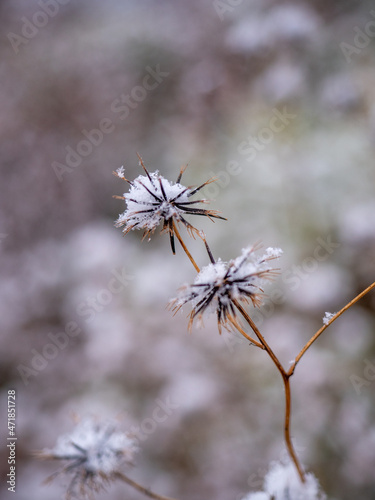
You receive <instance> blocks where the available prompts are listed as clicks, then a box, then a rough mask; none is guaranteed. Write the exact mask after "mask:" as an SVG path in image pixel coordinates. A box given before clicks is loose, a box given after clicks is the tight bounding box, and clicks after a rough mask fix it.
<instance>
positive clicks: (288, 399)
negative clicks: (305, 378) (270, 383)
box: [283, 374, 305, 483]
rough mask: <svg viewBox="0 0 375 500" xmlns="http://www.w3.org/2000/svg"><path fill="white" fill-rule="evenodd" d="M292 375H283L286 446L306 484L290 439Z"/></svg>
mask: <svg viewBox="0 0 375 500" xmlns="http://www.w3.org/2000/svg"><path fill="white" fill-rule="evenodd" d="M289 379H290V375H287V374H284V375H283V382H284V388H285V421H284V439H285V443H286V446H287V448H288V453H289V455H290V457H291V459H292V460H293V463H294V465H295V466H296V469H297V471H298V475H299V477H300V478H301V481H302V482H303V483H304V482H305V473H304V471H303V469H302V466H301V464H300V462H299V460H298V457H297V454H296V451H295V449H294V446H293V443H292V439H291V437H290V416H291V405H292V399H291V394H290V380H289Z"/></svg>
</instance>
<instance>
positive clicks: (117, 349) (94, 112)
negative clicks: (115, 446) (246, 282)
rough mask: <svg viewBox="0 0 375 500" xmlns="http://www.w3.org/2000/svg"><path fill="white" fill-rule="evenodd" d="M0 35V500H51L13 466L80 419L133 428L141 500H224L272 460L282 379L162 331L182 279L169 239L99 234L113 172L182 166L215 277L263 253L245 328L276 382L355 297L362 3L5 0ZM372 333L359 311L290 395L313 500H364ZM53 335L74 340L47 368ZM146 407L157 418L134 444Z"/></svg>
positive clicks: (367, 238)
mask: <svg viewBox="0 0 375 500" xmlns="http://www.w3.org/2000/svg"><path fill="white" fill-rule="evenodd" d="M47 4H48V5H49V7H48V6H46V5H47ZM53 5H54V6H55V7H53ZM42 6H44V10H43V8H42ZM48 9H49V10H48ZM40 12H44V13H45V14H44V15H43V14H40ZM0 25H1V31H2V36H1V39H0V52H1V56H0V75H1V76H0V78H1V86H0V104H1V124H0V127H1V138H2V140H1V150H0V157H1V162H0V168H1V198H0V233H1V240H0V252H1V261H0V266H1V276H2V277H1V297H0V323H1V340H0V342H1V348H0V357H1V394H0V401H1V405H2V409H3V410H4V411H3V410H2V412H1V415H2V417H1V418H2V423H1V432H2V450H3V451H2V454H1V471H2V474H6V473H7V472H8V465H7V462H6V460H7V452H6V450H5V446H3V445H4V443H5V442H6V441H5V437H6V428H5V410H6V394H7V390H8V389H16V391H17V436H18V441H17V492H16V495H14V494H12V493H9V492H7V490H6V486H4V483H3V485H2V495H4V496H3V498H8V497H9V498H17V499H18V500H24V499H25V500H26V499H27V500H32V499H34V498H35V499H38V500H43V499H46V500H47V499H51V498H54V499H56V498H62V497H63V494H64V484H66V480H64V479H63V478H62V479H61V480H56V481H55V482H53V483H52V484H51V485H49V486H43V485H42V481H43V480H44V478H45V477H46V476H47V475H48V474H51V473H52V472H53V471H54V470H56V468H57V466H58V464H57V463H44V462H37V461H35V460H34V459H33V458H31V452H32V451H33V450H36V449H42V448H45V447H47V448H50V447H52V446H53V445H54V443H55V441H56V439H57V437H58V436H59V435H60V434H62V433H64V432H67V431H69V430H70V429H71V428H72V426H73V425H74V423H73V417H72V416H73V415H79V416H81V417H85V416H87V415H96V416H97V417H98V418H118V419H119V421H120V422H121V424H120V425H121V426H122V428H123V429H125V430H129V429H132V428H133V431H134V426H140V428H141V429H142V428H143V429H144V430H145V432H143V438H142V439H139V440H140V447H141V451H140V453H139V455H138V457H137V460H136V467H135V468H134V469H133V470H132V471H131V472H129V475H131V477H133V478H134V479H136V480H138V481H139V482H141V483H142V484H144V485H146V486H150V487H151V488H152V489H153V490H155V491H157V492H159V493H162V494H165V495H169V496H173V497H176V498H179V499H181V500H184V499H186V500H187V499H189V500H202V499H215V500H232V499H235V500H240V499H241V498H242V497H243V496H244V495H245V494H246V493H247V492H249V491H253V490H257V489H259V488H260V487H261V484H262V478H263V476H264V474H265V472H266V471H267V468H268V464H269V463H270V461H272V460H276V459H280V458H283V457H285V450H284V445H283V439H282V424H283V422H282V420H283V395H282V384H281V380H280V379H279V376H278V373H277V372H276V370H275V368H274V367H273V365H272V364H271V362H270V361H269V359H268V358H267V357H266V356H265V355H264V353H263V352H260V351H258V350H256V349H255V348H251V347H249V346H248V345H247V344H246V342H242V341H241V340H240V339H238V337H236V336H235V335H234V334H233V333H228V332H224V333H223V334H222V335H221V336H219V335H218V333H217V328H216V325H215V321H214V320H211V319H209V318H208V319H207V321H206V322H205V328H204V329H198V328H194V329H193V331H192V333H191V334H189V333H188V332H187V319H186V316H187V314H188V312H189V311H188V308H186V309H185V310H184V312H183V313H182V314H177V315H176V316H173V315H172V314H171V312H170V311H168V310H167V309H166V307H165V306H166V304H167V302H168V300H169V299H170V298H171V297H173V296H175V293H176V290H177V289H178V287H179V286H180V285H181V284H182V283H184V282H191V281H192V280H193V279H194V269H193V268H192V266H191V264H190V263H189V262H188V260H187V259H186V256H185V255H184V254H183V253H182V251H181V249H180V248H178V251H177V255H176V256H173V255H172V254H171V251H170V247H169V241H168V238H167V236H165V235H162V236H159V235H158V234H155V236H154V237H153V239H152V240H151V241H150V242H147V241H143V243H141V236H142V235H141V234H140V233H139V232H137V231H133V232H132V233H131V234H128V235H127V236H126V237H125V238H123V237H122V234H121V231H120V230H119V229H115V228H114V220H115V219H116V218H117V217H118V214H119V213H120V212H122V211H123V210H124V204H123V202H122V201H121V200H116V199H113V198H112V195H113V194H117V195H121V194H122V193H123V192H124V191H125V190H126V189H127V187H126V183H124V182H122V181H121V180H119V179H117V178H116V177H114V176H113V175H112V171H113V170H114V169H116V168H118V167H120V166H121V165H124V166H125V172H126V175H127V177H128V178H130V179H132V178H134V177H135V176H137V175H138V174H139V173H140V167H139V165H138V160H137V157H136V153H137V152H140V153H141V154H142V156H143V159H144V161H145V163H146V165H147V166H148V167H149V168H150V170H155V169H158V170H159V171H160V172H161V173H162V175H164V176H166V177H168V178H171V179H174V178H176V176H177V173H178V171H179V168H180V166H181V165H183V164H186V163H188V164H189V167H188V169H187V170H186V172H185V174H184V179H183V181H184V182H185V183H186V184H188V185H197V184H199V183H201V182H204V181H205V180H207V179H208V178H209V177H211V176H213V175H215V176H217V178H218V181H217V183H216V184H215V185H213V184H212V185H210V186H209V187H207V188H206V190H205V192H204V195H205V196H206V197H207V198H210V199H211V200H212V202H211V208H213V209H217V210H220V211H221V212H222V213H223V215H225V216H226V217H227V218H228V221H227V222H222V221H216V222H215V224H212V223H211V222H210V221H205V220H198V221H192V222H195V224H196V225H197V226H198V227H200V228H202V229H203V230H204V231H205V232H206V234H207V238H208V241H209V243H210V246H211V248H212V250H213V253H214V255H215V256H216V257H221V258H223V259H226V260H227V259H230V258H232V257H236V256H237V255H239V253H240V251H241V248H243V247H245V246H247V245H249V244H251V243H254V242H256V241H262V242H263V244H264V246H265V247H267V246H274V247H281V248H283V249H284V252H285V253H284V256H283V258H282V259H281V263H280V266H281V268H282V274H281V276H280V278H279V279H277V280H276V281H275V282H274V283H272V284H270V286H269V287H268V290H267V291H268V293H269V295H270V298H269V299H268V301H267V304H266V305H265V307H264V308H263V309H261V310H260V311H254V319H255V320H256V322H257V324H258V325H259V328H260V329H261V330H262V332H263V333H264V335H265V336H266V338H267V339H268V341H269V343H270V344H271V345H272V346H273V347H274V349H275V351H276V352H277V354H278V355H279V356H280V358H281V359H282V360H283V362H284V363H285V364H286V365H287V364H288V362H289V361H290V360H291V359H293V357H294V356H295V355H296V353H297V352H298V351H299V349H300V348H301V347H302V346H303V345H304V343H305V342H306V341H307V339H308V338H309V337H310V336H311V335H312V334H313V333H314V332H315V331H316V330H317V329H318V328H319V327H320V326H321V324H322V317H323V315H324V313H325V311H332V312H333V311H336V310H338V309H340V308H341V307H342V306H343V305H344V304H345V303H346V302H347V301H349V300H350V299H351V298H352V297H354V296H355V295H356V294H357V293H359V292H360V291H361V290H363V289H364V288H365V287H366V286H367V285H369V284H370V283H371V282H372V281H374V279H375V257H374V245H375V231H374V227H375V198H374V196H375V169H374V161H373V157H374V138H375V107H374V102H375V85H374V78H375V66H374V63H375V40H374V38H375V11H374V4H373V2H372V1H370V0H369V1H362V2H357V1H354V0H348V1H344V0H340V1H339V0H332V1H330V2H323V1H320V0H310V1H308V0H305V1H301V0H299V1H276V0H251V1H243V2H241V1H233V0H232V1H230V0H223V2H214V1H212V0H207V1H203V0H189V1H183V0H174V1H172V0H158V1H156V0H136V1H135V0H134V1H130V0H128V1H119V0H117V1H116V0H107V1H106V2H103V1H99V0H79V1H78V0H77V1H75V0H71V1H67V0H65V1H64V2H58V1H57V3H56V2H51V3H48V2H47V1H44V0H40V1H39V2H36V1H34V0H3V1H1V3H0ZM38 25H39V27H38ZM366 33H367V34H366ZM150 68H151V73H152V71H154V72H157V73H158V75H159V76H158V77H157V79H156V80H152V79H151V80H146V82H147V83H149V84H150V82H151V83H154V84H155V83H157V85H153V87H155V88H152V89H146V90H145V88H144V82H145V80H144V79H145V76H146V75H147V74H150ZM149 86H150V85H149ZM129 96H130V97H129ZM280 114H281V116H283V117H284V118H283V120H284V121H282V120H281V119H280V118H279V119H278V120H276V118H274V117H275V116H277V115H279V116H280ZM103 120H104V122H103ZM100 126H102V127H104V128H105V130H106V132H105V133H102V138H100V134H99V135H98V134H97V135H95V132H94V133H92V134H91V139H92V141H93V142H96V144H95V145H91V146H90V144H89V145H87V144H88V143H87V142H86V145H85V144H83V143H82V142H81V141H83V140H86V141H87V137H85V132H84V131H86V132H87V133H88V134H89V133H90V132H92V130H94V129H98V128H99V127H100ZM276 129H277V130H276ZM89 135H90V134H89ZM82 144H83V145H82ZM77 148H78V151H80V152H81V153H82V154H79V155H78V156H77V153H75V154H74V153H72V151H75V152H77ZM85 148H86V149H85ZM68 152H70V157H68V158H66V157H67V154H68ZM69 162H70V163H69ZM72 165H73V166H72ZM157 233H158V232H157ZM188 245H189V248H190V250H191V252H192V253H194V255H195V257H196V260H197V261H198V263H199V265H201V266H202V265H205V264H206V263H207V260H208V259H207V256H206V255H205V252H204V248H203V247H202V244H201V242H199V241H190V240H189V242H188ZM116 273H117V276H119V275H120V276H122V280H123V281H121V280H119V279H116V278H115V276H116ZM114 279H115V281H113V280H114ZM113 283H115V285H114V286H115V287H116V289H117V292H116V293H112V292H110V290H111V287H112V285H113ZM93 301H94V302H93ZM93 304H95V305H93ZM374 311H375V295H374V293H372V294H370V295H368V296H366V297H365V298H364V299H363V300H362V301H361V302H360V303H359V304H358V305H356V306H355V307H353V308H352V309H351V310H349V311H348V312H347V313H346V314H345V316H342V317H341V318H340V319H339V320H338V321H337V322H336V323H335V324H334V325H332V326H331V327H330V328H329V330H327V331H326V332H325V334H324V336H323V337H322V338H320V339H319V341H318V342H317V343H316V344H315V345H314V346H313V348H312V349H311V351H309V352H308V353H307V354H306V356H305V358H304V359H303V360H302V362H301V364H300V365H299V367H298V369H297V371H296V373H295V376H294V378H293V380H292V382H293V385H292V389H293V404H294V411H293V422H292V424H293V426H292V433H293V436H294V439H295V444H296V447H297V450H298V452H299V455H300V457H301V459H302V461H303V463H304V464H305V466H306V467H307V469H308V470H311V471H313V472H314V473H315V474H316V476H317V477H318V478H319V480H320V482H321V484H322V487H323V489H324V490H325V492H326V493H327V494H328V495H329V498H331V499H341V500H352V499H353V498H361V499H362V500H370V499H373V498H374V495H375V479H374V470H375V368H374V367H375V328H374V325H375V316H374ZM72 321H74V322H75V323H76V324H77V325H78V328H79V332H78V334H77V335H75V336H74V337H70V338H69V341H68V343H67V345H66V346H65V347H64V348H61V349H58V352H57V354H56V350H57V348H56V349H55V350H53V348H52V350H51V348H48V347H47V348H46V345H48V344H51V336H55V338H56V335H58V334H61V332H63V331H65V329H66V328H67V325H69V323H70V322H72ZM58 338H60V339H61V338H62V336H61V335H60V337H58ZM61 342H62V341H61ZM43 349H44V350H45V351H43ZM48 349H50V350H48ZM43 352H45V353H47V356H48V353H49V355H50V359H49V360H46V359H45V358H44V359H45V362H44V363H43V361H40V360H39V363H41V364H39V365H38V369H37V370H35V366H36V365H35V366H34V368H33V367H32V363H33V359H34V357H35V356H36V353H39V354H41V353H43ZM366 360H367V361H366ZM35 363H37V361H36V360H35V359H34V364H35ZM371 366H372V368H371ZM25 367H26V372H25ZM27 369H28V370H31V369H33V370H34V371H32V372H31V371H27ZM25 373H26V375H25ZM160 401H162V402H164V403H165V402H166V401H170V402H172V403H173V405H174V409H173V410H170V412H169V413H170V414H169V415H166V416H167V418H165V420H164V421H163V422H159V423H157V424H155V422H154V423H153V422H152V418H153V417H152V415H153V412H154V410H155V408H156V407H157V406H158V405H159V406H160ZM142 426H143V427H142ZM138 437H140V435H139V434H138ZM125 497H126V498H127V499H128V500H137V499H139V498H142V496H141V495H140V494H139V493H137V492H135V491H133V490H131V489H130V488H129V487H128V486H126V485H121V484H115V485H113V486H111V487H110V488H109V490H108V491H107V492H106V493H103V494H99V495H98V498H99V499H101V498H103V499H104V498H106V499H111V500H112V499H113V500H116V499H120V498H121V499H122V498H125Z"/></svg>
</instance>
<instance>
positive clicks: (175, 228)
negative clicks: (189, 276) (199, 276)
mask: <svg viewBox="0 0 375 500" xmlns="http://www.w3.org/2000/svg"><path fill="white" fill-rule="evenodd" d="M172 224H173V231H174V234H175V235H176V237H177V239H178V241H179V242H180V245H181V246H182V248H183V249H184V252H185V253H186V255H187V256H188V257H189V259H190V262H191V263H192V264H193V266H194V267H195V270H196V271H197V273H199V271H200V269H199V267H198V265H197V263H196V262H195V260H194V259H193V257H192V255H191V253H190V252H189V250H188V249H187V248H186V245H185V243H184V240H183V239H182V238H181V235H180V233H179V231H178V229H177V225H176V223H175V221H173V222H172Z"/></svg>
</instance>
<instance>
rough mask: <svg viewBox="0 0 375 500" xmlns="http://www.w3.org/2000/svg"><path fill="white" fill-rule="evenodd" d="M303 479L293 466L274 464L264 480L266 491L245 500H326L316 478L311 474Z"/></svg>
mask: <svg viewBox="0 0 375 500" xmlns="http://www.w3.org/2000/svg"><path fill="white" fill-rule="evenodd" d="M305 479H306V480H305V482H304V483H302V482H301V479H300V477H299V475H298V473H297V471H296V468H295V466H294V465H293V464H287V465H286V464H282V463H279V462H274V463H273V464H271V467H270V470H269V472H268V473H267V475H266V477H265V478H264V486H263V488H264V491H262V492H256V493H250V494H249V495H248V496H246V497H245V498H244V499H243V500H325V499H326V498H327V497H326V495H325V494H324V493H323V492H322V491H321V490H320V486H319V483H318V480H317V479H316V477H315V476H314V475H313V474H312V473H311V472H309V473H308V474H306V476H305Z"/></svg>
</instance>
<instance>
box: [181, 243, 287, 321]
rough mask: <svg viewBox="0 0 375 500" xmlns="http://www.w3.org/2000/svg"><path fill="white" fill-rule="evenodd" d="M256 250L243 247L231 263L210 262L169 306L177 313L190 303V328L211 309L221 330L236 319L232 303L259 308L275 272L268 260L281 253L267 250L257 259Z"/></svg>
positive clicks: (255, 248)
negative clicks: (250, 304) (264, 290)
mask: <svg viewBox="0 0 375 500" xmlns="http://www.w3.org/2000/svg"><path fill="white" fill-rule="evenodd" d="M257 249H258V247H257V246H256V245H255V246H253V247H249V248H245V249H243V250H242V254H241V255H240V256H239V257H237V258H236V259H234V260H231V261H230V262H223V261H221V260H218V261H217V262H212V263H211V264H209V265H208V266H206V267H204V268H203V269H202V270H201V271H200V273H199V274H198V275H197V277H196V279H195V281H194V283H193V284H192V285H185V286H184V287H182V288H181V289H180V293H179V295H178V296H177V297H176V298H175V299H173V300H172V301H171V304H172V306H173V307H174V309H175V310H178V309H180V308H181V307H182V306H183V305H184V304H186V303H188V302H191V303H192V306H193V310H192V312H191V315H190V323H189V326H191V324H192V322H193V320H194V318H196V317H198V318H201V317H202V315H203V313H204V312H205V311H206V310H208V309H211V310H214V311H216V314H217V322H218V326H219V330H220V328H221V325H226V324H227V323H228V320H229V321H231V320H233V318H234V317H235V315H236V308H235V301H238V302H245V303H248V302H251V303H252V304H253V305H254V306H259V305H261V303H262V300H263V296H264V293H263V289H262V288H261V287H262V284H263V283H264V282H265V281H266V280H267V279H270V278H272V277H273V276H275V274H276V273H277V270H275V269H273V268H272V267H270V264H269V261H270V260H273V259H276V258H278V257H280V255H281V254H282V250H281V249H279V248H276V249H275V248H267V249H266V251H265V253H264V255H262V256H257V255H256V253H255V252H256V250H257Z"/></svg>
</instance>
